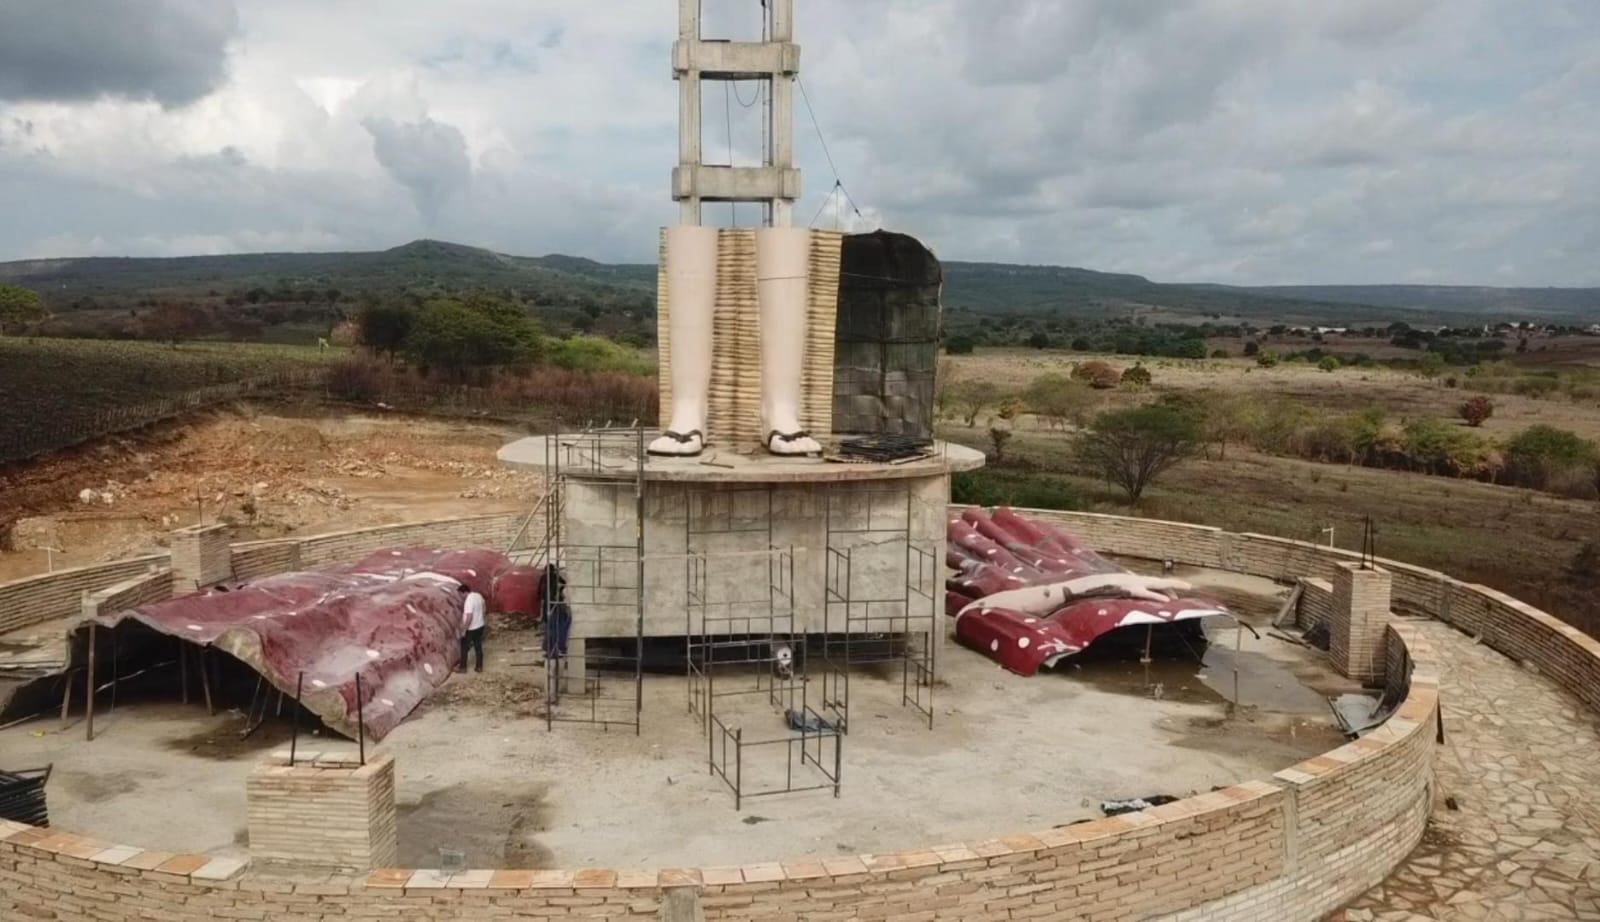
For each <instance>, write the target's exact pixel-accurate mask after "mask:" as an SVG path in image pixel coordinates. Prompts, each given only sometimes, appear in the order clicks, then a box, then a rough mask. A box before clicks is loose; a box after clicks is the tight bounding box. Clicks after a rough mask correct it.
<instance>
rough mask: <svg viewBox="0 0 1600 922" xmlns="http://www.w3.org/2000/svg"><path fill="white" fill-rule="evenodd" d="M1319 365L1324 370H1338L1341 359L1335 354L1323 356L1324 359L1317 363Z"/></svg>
mask: <svg viewBox="0 0 1600 922" xmlns="http://www.w3.org/2000/svg"><path fill="white" fill-rule="evenodd" d="M1317 367H1318V368H1320V369H1322V370H1323V371H1338V370H1339V360H1338V358H1336V357H1334V356H1331V355H1325V356H1323V357H1322V361H1320V362H1318V363H1317Z"/></svg>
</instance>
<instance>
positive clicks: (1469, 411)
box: [1456, 394, 1494, 428]
mask: <svg viewBox="0 0 1600 922" xmlns="http://www.w3.org/2000/svg"><path fill="white" fill-rule="evenodd" d="M1456 415H1458V416H1460V417H1461V418H1462V419H1464V420H1466V421H1467V425H1469V426H1472V427H1474V428H1476V427H1478V426H1481V425H1483V421H1484V420H1486V419H1488V418H1489V417H1491V416H1493V415H1494V401H1492V400H1490V399H1489V398H1487V397H1484V396H1483V395H1481V394H1480V395H1478V396H1477V397H1474V398H1472V399H1471V400H1468V401H1467V402H1466V403H1463V404H1462V405H1461V406H1460V407H1458V408H1457V409H1456Z"/></svg>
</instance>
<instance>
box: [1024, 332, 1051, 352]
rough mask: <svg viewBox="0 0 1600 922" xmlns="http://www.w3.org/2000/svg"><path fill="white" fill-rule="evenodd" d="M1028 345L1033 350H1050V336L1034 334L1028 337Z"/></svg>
mask: <svg viewBox="0 0 1600 922" xmlns="http://www.w3.org/2000/svg"><path fill="white" fill-rule="evenodd" d="M1028 345H1030V346H1032V347H1033V348H1035V349H1048V348H1050V334H1048V333H1035V334H1033V335H1032V336H1030V337H1028Z"/></svg>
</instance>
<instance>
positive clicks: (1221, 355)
mask: <svg viewBox="0 0 1600 922" xmlns="http://www.w3.org/2000/svg"><path fill="white" fill-rule="evenodd" d="M1211 357H1212V358H1214V359H1225V358H1227V357H1228V350H1226V349H1212V350H1211Z"/></svg>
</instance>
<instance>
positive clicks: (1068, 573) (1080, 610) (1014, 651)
mask: <svg viewBox="0 0 1600 922" xmlns="http://www.w3.org/2000/svg"><path fill="white" fill-rule="evenodd" d="M946 537H947V539H948V543H947V550H946V554H945V563H946V564H947V565H948V566H949V567H950V569H952V570H954V571H956V572H955V575H953V576H951V577H950V578H949V579H947V580H946V581H945V614H947V615H949V616H951V617H956V616H957V615H960V612H961V611H962V610H963V609H966V614H964V615H960V616H959V617H956V638H957V639H958V640H959V641H960V642H961V643H963V644H965V645H966V646H969V647H971V648H973V649H975V650H978V651H980V652H982V653H985V654H986V655H988V656H989V658H990V659H993V660H994V661H996V662H998V663H999V664H1000V665H1002V666H1004V667H1005V668H1006V669H1009V670H1011V671H1012V672H1016V673H1019V674H1021V675H1033V674H1034V673H1036V672H1038V671H1039V669H1040V668H1047V667H1050V666H1054V665H1055V664H1056V663H1058V662H1059V661H1060V660H1061V659H1062V658H1064V657H1067V656H1071V655H1073V654H1075V653H1078V652H1080V651H1082V650H1083V649H1084V648H1086V647H1088V646H1089V645H1090V644H1092V643H1094V641H1095V640H1096V639H1097V638H1099V637H1101V636H1102V635H1104V634H1106V633H1107V632H1109V631H1113V630H1116V629H1117V628H1120V627H1129V626H1133V625H1141V624H1171V623H1174V622H1177V621H1184V620H1189V619H1193V618H1204V617H1207V616H1211V615H1220V614H1227V608H1226V607H1225V606H1222V605H1219V604H1218V603H1216V602H1214V601H1211V600H1209V599H1204V598H1198V597H1193V596H1182V597H1180V596H1176V595H1174V596H1172V597H1171V598H1170V599H1169V600H1166V601H1161V602H1157V601H1152V600H1148V599H1141V598H1131V597H1119V596H1118V595H1116V594H1114V593H1113V594H1104V595H1100V594H1097V595H1095V596H1093V597H1090V598H1081V599H1075V600H1072V601H1069V602H1068V603H1067V604H1065V605H1062V606H1060V607H1058V608H1056V609H1055V610H1054V611H1050V612H1046V613H1039V614H1030V613H1027V612H1021V611H1014V610H1011V609H1007V608H1003V607H999V606H986V605H982V604H979V605H977V606H973V607H972V608H968V606H969V605H971V604H972V603H973V602H977V601H979V600H982V599H984V598H986V597H989V596H992V595H994V594H995V593H998V592H1004V591H1007V590H1012V589H1022V588H1026V587H1028V586H1038V585H1041V584H1047V583H1058V582H1062V581H1065V580H1070V579H1076V578H1079V577H1084V576H1094V575H1096V574H1114V573H1129V572H1131V571H1129V570H1127V569H1126V568H1124V567H1121V566H1118V565H1117V564H1115V563H1112V562H1111V561H1109V560H1106V559H1105V558H1104V557H1101V556H1100V555H1099V554H1096V553H1095V552H1094V551H1093V550H1091V549H1090V548H1089V547H1088V546H1087V545H1085V544H1084V543H1083V541H1082V539H1080V538H1079V537H1078V536H1077V535H1074V534H1072V533H1071V532H1069V531H1067V530H1066V529H1063V528H1059V527H1057V526H1054V525H1051V524H1049V523H1046V522H1040V521H1037V520H1033V519H1028V518H1024V517H1023V516H1020V515H1018V514H1017V513H1015V512H1013V511H1012V510H1010V509H1007V508H1004V507H1001V508H997V509H995V510H994V512H993V513H992V514H990V513H988V512H985V511H984V510H982V509H977V508H969V509H967V510H965V511H964V512H963V513H962V514H961V515H960V516H959V517H955V518H951V519H950V521H949V523H948V525H947V527H946Z"/></svg>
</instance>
